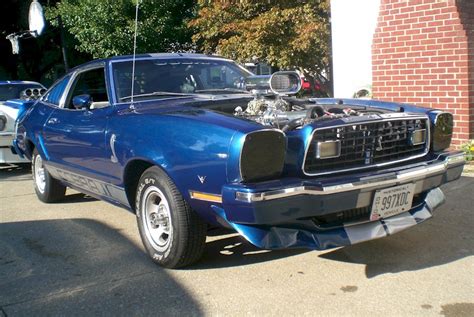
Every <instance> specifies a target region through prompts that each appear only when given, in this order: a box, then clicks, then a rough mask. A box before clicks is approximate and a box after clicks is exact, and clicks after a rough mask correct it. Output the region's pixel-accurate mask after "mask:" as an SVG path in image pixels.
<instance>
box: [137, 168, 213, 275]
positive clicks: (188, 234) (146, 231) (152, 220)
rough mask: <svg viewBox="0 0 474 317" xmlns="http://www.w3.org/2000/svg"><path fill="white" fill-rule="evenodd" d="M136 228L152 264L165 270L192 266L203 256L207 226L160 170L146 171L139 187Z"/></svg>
mask: <svg viewBox="0 0 474 317" xmlns="http://www.w3.org/2000/svg"><path fill="white" fill-rule="evenodd" d="M135 201H136V205H135V207H136V208H135V210H136V215H137V224H138V229H139V231H140V236H141V238H142V242H143V245H144V246H145V249H146V251H147V253H148V254H149V255H150V257H151V258H152V259H153V261H154V262H155V263H157V264H159V265H160V266H163V267H166V268H179V267H184V266H186V265H190V264H192V263H194V262H196V261H197V260H199V258H200V257H201V255H202V252H203V250H204V245H205V243H206V232H207V224H206V223H205V222H204V221H202V220H201V218H199V216H198V215H197V214H196V213H195V212H194V211H193V210H191V208H190V207H189V205H188V204H187V203H186V201H185V200H184V199H183V197H182V196H181V194H180V193H179V191H178V189H177V188H176V186H175V185H174V184H173V182H172V181H171V179H170V178H169V177H168V175H166V173H165V172H163V171H162V170H161V169H160V168H158V167H156V166H154V167H150V168H149V169H147V170H146V171H145V172H144V173H143V174H142V176H141V177H140V181H139V183H138V186H137V193H136V200H135Z"/></svg>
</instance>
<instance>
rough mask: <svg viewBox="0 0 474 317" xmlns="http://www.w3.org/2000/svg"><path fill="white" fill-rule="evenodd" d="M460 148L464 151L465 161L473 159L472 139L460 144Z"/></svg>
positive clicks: (473, 144) (473, 143)
mask: <svg viewBox="0 0 474 317" xmlns="http://www.w3.org/2000/svg"><path fill="white" fill-rule="evenodd" d="M461 150H463V151H464V153H466V161H473V160H474V140H470V141H469V142H467V143H465V144H463V145H461Z"/></svg>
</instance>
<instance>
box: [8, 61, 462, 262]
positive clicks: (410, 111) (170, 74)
mask: <svg viewBox="0 0 474 317" xmlns="http://www.w3.org/2000/svg"><path fill="white" fill-rule="evenodd" d="M300 86H301V80H300V78H299V75H298V74H296V73H293V72H277V73H275V74H273V75H271V76H254V75H253V74H251V73H250V72H248V71H247V70H245V69H244V68H242V67H241V66H239V65H238V64H236V63H235V62H233V61H231V60H228V59H224V58H220V57H215V56H207V55H200V54H179V53H176V54H147V55H138V56H136V59H133V58H132V57H131V56H122V57H113V58H109V59H101V60H96V61H92V62H89V63H87V64H84V65H82V66H79V67H77V68H75V69H73V70H71V71H70V72H69V73H68V74H66V75H65V76H64V77H63V78H61V79H59V80H58V81H57V82H56V83H55V84H54V85H53V86H52V87H51V88H50V89H49V90H48V91H47V92H46V94H45V95H44V96H43V97H42V98H41V99H39V100H38V101H37V102H35V103H34V104H31V105H29V106H28V107H29V108H28V110H27V111H25V112H23V114H22V116H21V117H20V118H19V119H18V121H17V127H16V129H17V131H16V139H15V141H14V146H15V149H16V151H17V152H18V153H19V154H21V155H23V156H26V157H28V158H31V159H32V170H33V176H34V186H35V191H36V194H37V196H38V198H39V199H40V200H41V201H43V202H46V203H49V202H55V201H59V200H61V199H62V198H63V197H64V195H65V191H66V187H71V188H74V189H76V190H79V191H81V192H83V193H86V194H88V195H91V196H94V197H97V198H98V199H101V200H104V201H107V202H110V203H112V204H115V205H117V206H120V207H123V208H125V209H127V210H129V211H131V212H133V213H135V214H136V217H137V223H138V228H139V231H140V235H141V238H142V241H143V244H144V246H145V248H146V250H147V252H148V253H149V255H150V257H151V258H152V259H153V261H155V262H156V263H157V264H159V265H162V266H164V267H168V268H177V267H183V266H186V265H190V264H192V263H194V262H195V261H197V260H198V259H199V258H200V256H201V254H202V252H203V249H204V247H205V239H206V234H207V231H208V230H209V228H215V227H226V228H231V229H234V230H235V231H237V232H238V233H239V234H240V235H241V236H242V237H244V238H245V239H246V240H248V241H249V242H250V243H252V244H254V245H255V246H257V247H260V248H264V249H278V248H295V247H303V248H310V249H317V250H323V249H327V248H333V247H338V246H346V245H351V244H355V243H359V242H362V241H367V240H372V239H376V238H381V237H385V236H388V235H391V234H394V233H396V232H399V231H401V230H404V229H406V228H409V227H412V226H414V225H417V224H419V223H421V222H423V221H425V220H427V219H429V218H431V216H432V213H433V211H434V209H435V208H436V207H438V206H439V205H441V204H442V203H443V201H444V195H443V193H442V191H441V190H440V189H439V187H440V185H442V184H445V183H447V182H450V181H453V180H456V179H458V178H459V177H460V175H461V172H462V169H463V165H464V155H463V153H462V152H456V151H450V150H449V147H450V142H451V136H452V131H453V117H452V115H451V114H449V113H446V112H442V111H439V110H433V109H426V108H420V107H415V106H412V105H407V104H398V103H387V102H380V101H375V100H362V99H330V98H326V99H299V98H295V97H294V96H293V95H294V94H295V93H296V92H297V91H298V89H299V88H300ZM426 238H427V239H428V238H429V237H426ZM407 247H409V246H407Z"/></svg>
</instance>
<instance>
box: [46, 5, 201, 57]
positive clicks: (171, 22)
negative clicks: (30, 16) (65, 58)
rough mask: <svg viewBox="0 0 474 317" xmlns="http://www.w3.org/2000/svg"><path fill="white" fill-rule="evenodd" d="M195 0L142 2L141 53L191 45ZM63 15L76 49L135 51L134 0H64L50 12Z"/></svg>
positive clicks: (100, 53) (106, 53)
mask: <svg viewBox="0 0 474 317" xmlns="http://www.w3.org/2000/svg"><path fill="white" fill-rule="evenodd" d="M193 6H194V1H193V0H145V1H141V3H140V10H139V17H138V37H137V53H146V52H157V51H173V50H177V49H181V48H183V47H186V45H189V44H190V42H191V32H190V30H189V29H188V28H187V26H186V22H185V21H186V19H188V18H190V17H191V16H192V14H193ZM58 15H59V16H61V18H62V21H63V24H64V26H65V27H66V29H67V30H68V31H69V32H70V33H71V34H72V35H73V36H74V37H75V39H76V40H77V43H78V44H77V45H76V49H77V50H78V51H80V52H85V53H89V54H91V55H92V56H93V57H94V58H103V57H109V56H113V55H124V54H131V53H133V36H134V31H135V2H134V1H132V0H62V1H60V2H58V3H57V5H56V6H55V7H54V8H53V9H52V10H49V11H48V12H47V17H48V19H49V20H50V21H51V22H52V23H54V21H55V18H56V17H57V16H58Z"/></svg>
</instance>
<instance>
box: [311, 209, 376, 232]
mask: <svg viewBox="0 0 474 317" xmlns="http://www.w3.org/2000/svg"><path fill="white" fill-rule="evenodd" d="M369 216H370V206H367V207H361V208H354V209H349V210H344V211H339V212H336V213H332V214H328V215H324V216H316V217H313V218H312V219H311V220H312V221H313V222H314V224H315V225H317V226H318V227H321V228H332V227H340V226H342V225H343V224H344V223H348V222H351V221H365V220H369Z"/></svg>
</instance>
